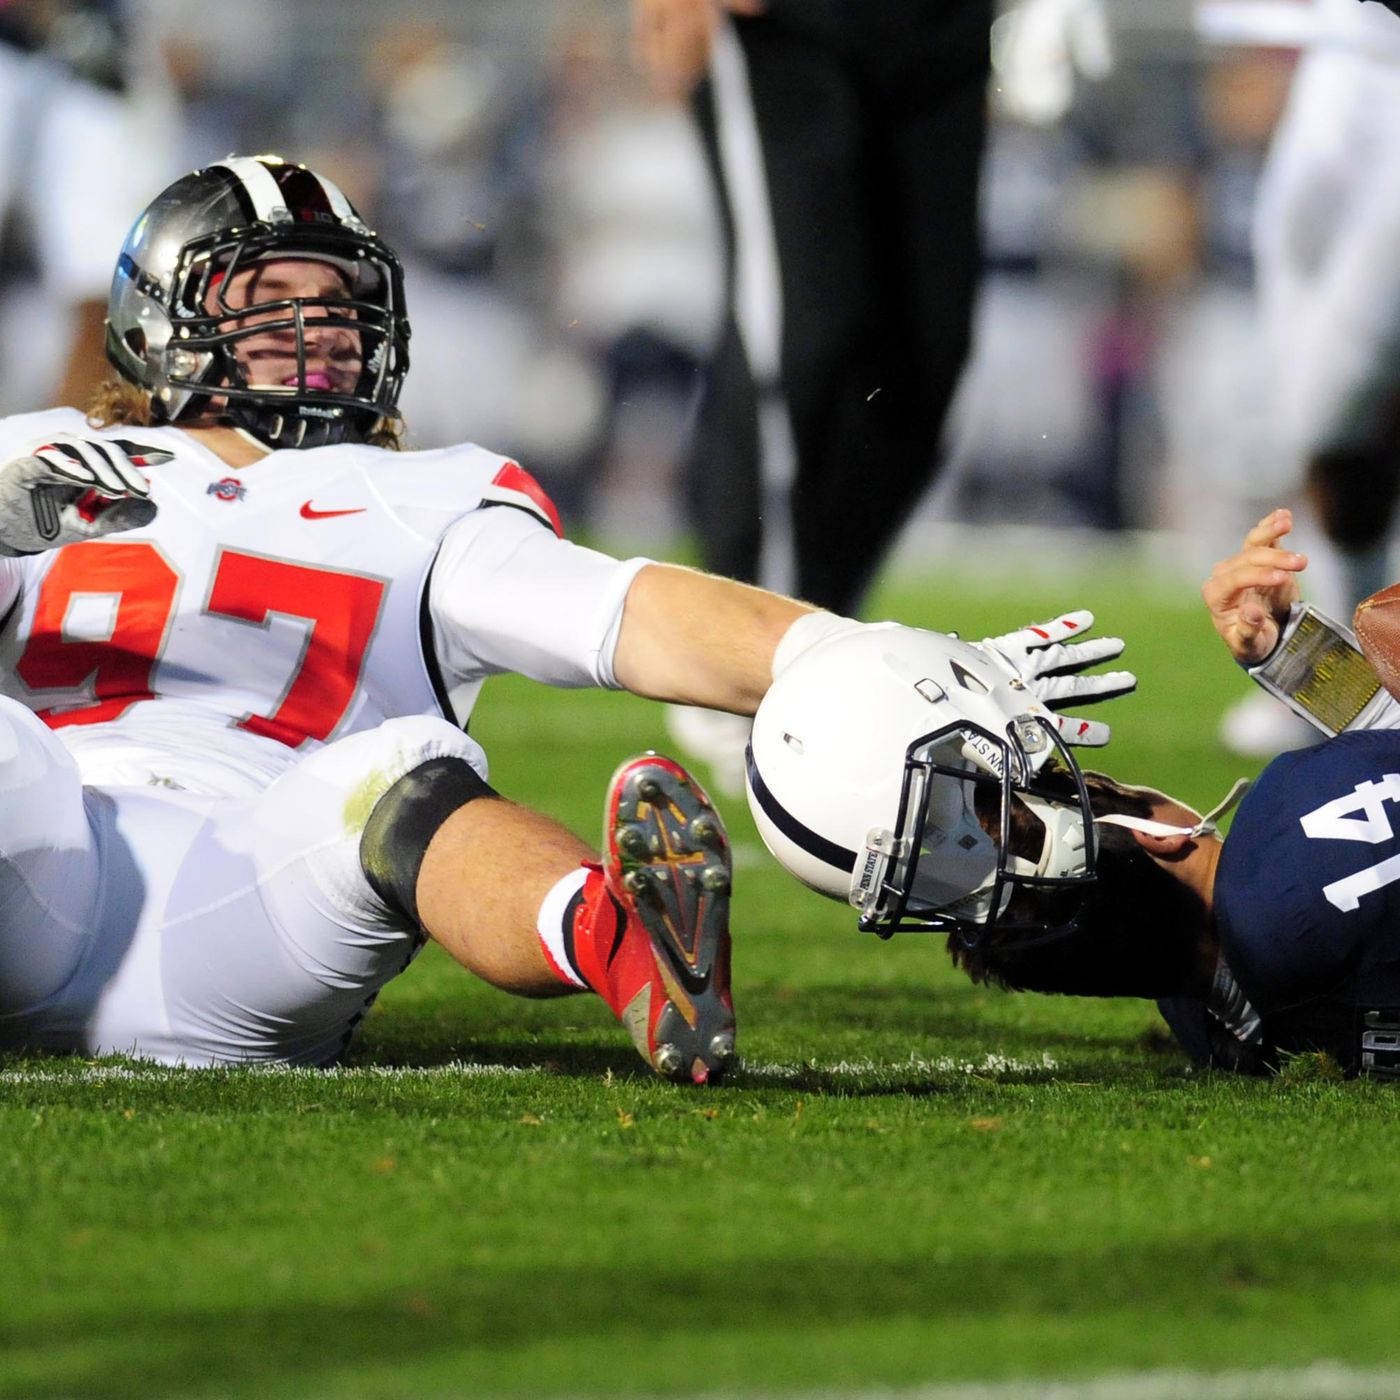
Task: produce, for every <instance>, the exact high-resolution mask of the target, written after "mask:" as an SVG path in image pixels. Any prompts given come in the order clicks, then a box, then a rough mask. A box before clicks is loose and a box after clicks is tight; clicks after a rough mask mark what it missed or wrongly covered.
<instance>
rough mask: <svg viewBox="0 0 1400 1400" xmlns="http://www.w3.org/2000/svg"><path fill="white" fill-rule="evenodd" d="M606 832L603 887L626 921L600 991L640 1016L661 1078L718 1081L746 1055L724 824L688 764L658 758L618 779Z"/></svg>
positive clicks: (636, 1034) (635, 1022)
mask: <svg viewBox="0 0 1400 1400" xmlns="http://www.w3.org/2000/svg"><path fill="white" fill-rule="evenodd" d="M603 829H604V833H605V838H606V841H607V849H606V851H605V852H604V856H603V863H602V874H603V879H604V881H605V883H606V885H607V888H608V890H609V891H610V892H611V894H612V895H613V897H614V899H616V900H617V902H618V904H619V906H620V907H621V910H622V914H623V918H624V920H625V923H624V926H623V928H622V929H621V930H620V932H619V935H618V941H617V942H615V944H614V949H615V952H614V953H613V954H612V955H611V956H610V959H609V962H608V966H607V971H606V976H605V978H602V979H600V981H599V983H598V984H597V985H596V986H595V990H597V991H599V992H600V993H601V994H602V995H603V996H604V998H605V999H606V1000H607V1002H608V1004H609V1005H610V1006H611V1007H612V1008H613V1010H614V1012H616V1013H617V1014H618V1015H619V1016H621V1015H622V1011H620V1010H619V1007H621V1008H624V1009H626V1010H627V1011H628V1014H629V1016H631V1017H632V1019H631V1020H629V1021H628V1022H627V1025H628V1029H629V1031H630V1032H631V1034H632V1037H633V1040H634V1041H635V1042H636V1043H637V1046H638V1048H639V1049H640V1050H641V1051H642V1054H643V1057H644V1058H645V1059H646V1060H647V1061H648V1063H650V1064H651V1066H652V1068H653V1069H655V1070H656V1072H657V1073H658V1074H660V1075H663V1076H664V1077H665V1078H668V1079H672V1080H675V1081H676V1082H678V1083H687V1082H690V1083H695V1084H709V1083H714V1082H715V1081H717V1080H718V1079H719V1078H720V1077H721V1076H722V1074H723V1071H724V1069H725V1067H726V1066H727V1065H728V1064H730V1063H731V1062H732V1061H733V1058H734V1006H733V1002H732V1000H731V997H730V992H729V959H730V947H729V890H730V886H731V883H732V880H733V872H732V866H731V864H730V854H729V842H728V838H727V837H726V836H725V832H724V823H723V821H722V820H721V819H720V816H719V813H718V812H717V811H716V810H715V809H714V807H713V806H712V805H711V803H710V800H709V798H708V797H706V795H705V793H704V791H703V789H701V788H700V787H699V786H698V785H697V784H696V783H695V782H694V781H693V779H691V777H690V776H689V774H687V773H686V772H685V770H684V769H683V768H681V766H680V765H679V764H677V763H675V762H674V761H673V760H672V759H669V758H663V757H662V756H660V755H659V754H646V755H644V756H643V757H641V758H634V759H631V760H630V761H628V762H627V763H624V764H623V765H622V766H621V767H620V768H619V769H618V770H617V772H616V773H615V774H614V775H613V780H612V782H611V784H610V785H609V788H608V800H607V811H606V819H605V822H604V828H603ZM634 1006H635V1007H636V1008H637V1011H636V1013H635V1014H634V1013H633V1012H632V1010H631V1008H633V1007H634Z"/></svg>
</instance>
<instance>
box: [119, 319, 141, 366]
mask: <svg viewBox="0 0 1400 1400" xmlns="http://www.w3.org/2000/svg"><path fill="white" fill-rule="evenodd" d="M122 344H123V345H125V346H126V348H127V349H128V350H130V351H131V353H132V354H133V355H135V356H136V357H137V358H138V359H139V358H141V357H142V356H144V355H145V353H146V332H145V331H143V330H142V329H141V327H140V326H132V327H131V328H130V329H129V330H128V331H127V332H126V334H125V335H123V336H122Z"/></svg>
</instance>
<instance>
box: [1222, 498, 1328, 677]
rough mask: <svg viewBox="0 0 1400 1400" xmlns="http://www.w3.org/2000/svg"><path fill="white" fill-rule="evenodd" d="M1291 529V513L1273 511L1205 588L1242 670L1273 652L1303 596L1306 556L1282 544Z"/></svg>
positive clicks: (1253, 530)
mask: <svg viewBox="0 0 1400 1400" xmlns="http://www.w3.org/2000/svg"><path fill="white" fill-rule="evenodd" d="M1292 528H1293V512H1292V511H1290V510H1284V509H1280V510H1275V511H1270V513H1269V514H1268V515H1266V516H1265V517H1264V518H1263V519H1262V520H1261V521H1260V522H1259V523H1258V524H1257V525H1256V526H1255V527H1254V528H1253V529H1252V530H1250V532H1249V533H1248V534H1247V535H1246V536H1245V537H1244V541H1243V543H1242V544H1241V545H1240V547H1239V549H1238V550H1237V551H1236V552H1235V553H1234V554H1232V555H1231V556H1230V557H1229V558H1228V559H1222V560H1221V561H1220V563H1218V564H1217V565H1216V566H1215V568H1214V569H1212V570H1211V574H1210V577H1209V578H1208V579H1207V580H1206V581H1205V583H1204V584H1202V586H1201V596H1202V597H1203V598H1204V599H1205V603H1206V607H1207V608H1209V609H1210V620H1211V622H1212V623H1213V624H1214V626H1215V630H1216V631H1217V632H1218V633H1219V634H1220V638H1221V640H1222V641H1223V642H1224V643H1225V645H1226V646H1227V647H1229V649H1230V655H1231V656H1233V657H1234V658H1235V660H1236V661H1238V662H1239V663H1240V665H1242V666H1257V665H1258V664H1259V663H1260V662H1261V661H1263V660H1264V659H1265V657H1267V656H1268V655H1269V653H1270V652H1271V651H1273V649H1274V648H1275V647H1276V646H1277V645H1278V640H1279V636H1280V635H1281V632H1282V629H1283V624H1284V623H1285V622H1286V621H1287V620H1288V613H1289V609H1290V608H1292V606H1293V604H1294V603H1296V602H1298V601H1299V599H1300V597H1301V596H1302V595H1301V591H1300V589H1299V587H1298V575H1299V574H1300V573H1302V571H1303V570H1304V569H1305V568H1306V567H1307V563H1308V560H1307V556H1306V555H1303V554H1296V553H1294V552H1293V551H1292V550H1288V549H1284V548H1283V547H1282V546H1281V544H1280V541H1281V540H1282V539H1283V537H1284V536H1285V535H1287V534H1288V532H1289V531H1290V530H1291V529H1292Z"/></svg>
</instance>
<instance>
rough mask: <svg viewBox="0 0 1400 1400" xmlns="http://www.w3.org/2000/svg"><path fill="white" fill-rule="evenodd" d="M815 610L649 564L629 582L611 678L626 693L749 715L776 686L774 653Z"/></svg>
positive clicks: (703, 576)
mask: <svg viewBox="0 0 1400 1400" xmlns="http://www.w3.org/2000/svg"><path fill="white" fill-rule="evenodd" d="M814 611H815V609H813V608H812V607H810V606H809V605H808V604H806V603H799V602H798V601H797V600H796V599H793V598H784V597H783V596H781V595H780V594H777V593H770V592H768V591H767V590H766V589H763V588H754V587H752V586H751V585H749V584H746V583H736V582H735V581H734V580H732V579H727V578H719V577H717V576H716V575H714V574H703V573H700V572H698V571H697V570H695V569H683V568H681V567H680V566H678V565H675V564H648V565H647V567H646V568H644V569H643V570H642V571H641V573H639V574H638V575H637V577H636V578H635V579H634V580H633V581H632V586H631V588H630V589H629V590H628V592H627V602H626V606H625V607H624V609H623V614H622V627H621V630H620V631H619V633H618V639H617V651H616V652H615V654H614V656H613V673H614V674H615V675H616V676H617V679H618V681H619V683H620V684H621V685H622V686H624V687H625V688H626V689H627V690H630V691H633V692H634V693H636V694H638V695H645V696H648V697H649V698H650V699H653V700H677V701H680V702H681V703H683V704H687V705H703V706H705V707H706V708H707V709H711V710H729V711H731V712H732V713H734V714H740V715H751V714H753V712H754V711H755V710H756V709H757V708H758V702H759V701H760V700H761V699H762V698H763V696H764V693H765V692H766V691H767V689H768V687H769V685H770V684H771V683H772V680H773V653H774V651H776V650H777V646H778V643H779V642H780V641H781V640H782V638H783V634H784V633H785V632H786V631H787V630H788V628H789V627H791V626H792V624H793V623H794V622H796V621H797V619H798V618H799V617H801V616H803V614H805V613H810V612H814Z"/></svg>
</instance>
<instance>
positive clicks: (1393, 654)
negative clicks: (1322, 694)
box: [1351, 583, 1400, 700]
mask: <svg viewBox="0 0 1400 1400" xmlns="http://www.w3.org/2000/svg"><path fill="white" fill-rule="evenodd" d="M1351 625H1352V629H1353V630H1354V631H1355V633H1356V640H1357V641H1358V642H1360V644H1361V650H1362V652H1363V653H1365V656H1366V660H1367V661H1369V662H1370V663H1371V668H1372V669H1373V670H1374V671H1375V673H1376V674H1377V675H1378V676H1379V677H1380V678H1381V684H1382V685H1384V686H1385V688H1386V689H1387V690H1388V691H1389V692H1390V693H1391V694H1392V695H1393V696H1395V698H1396V699H1397V700H1400V583H1393V584H1391V585H1390V587H1389V588H1382V589H1381V591H1380V592H1379V593H1373V594H1371V596H1370V597H1369V598H1363V599H1362V600H1361V602H1360V603H1358V604H1357V606H1356V611H1355V612H1354V613H1353V614H1352V618H1351Z"/></svg>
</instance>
